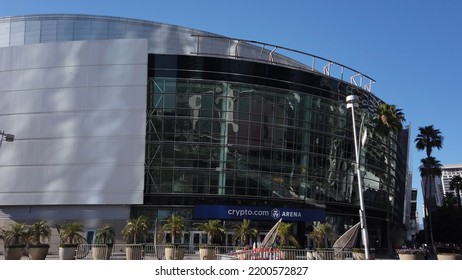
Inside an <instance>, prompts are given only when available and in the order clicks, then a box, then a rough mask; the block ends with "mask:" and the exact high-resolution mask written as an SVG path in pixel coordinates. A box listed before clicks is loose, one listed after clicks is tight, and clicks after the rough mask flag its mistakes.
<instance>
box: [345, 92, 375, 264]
mask: <svg viewBox="0 0 462 280" xmlns="http://www.w3.org/2000/svg"><path fill="white" fill-rule="evenodd" d="M346 102H347V108H351V118H352V120H353V138H354V144H355V156H356V174H357V176H358V193H359V207H360V209H359V220H360V222H361V237H362V239H363V244H364V252H365V257H366V260H370V256H369V236H368V233H367V222H366V209H365V207H364V197H363V187H362V180H361V172H360V170H361V169H360V168H359V146H358V137H357V136H356V122H355V107H358V106H359V104H358V103H359V98H358V96H357V95H348V96H347V97H346ZM360 133H361V131H360Z"/></svg>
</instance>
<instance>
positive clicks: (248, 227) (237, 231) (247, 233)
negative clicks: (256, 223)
mask: <svg viewBox="0 0 462 280" xmlns="http://www.w3.org/2000/svg"><path fill="white" fill-rule="evenodd" d="M257 233H258V231H257V229H256V228H254V227H252V222H251V221H250V220H247V219H244V220H243V221H242V223H241V224H239V225H237V226H235V227H234V240H238V239H239V241H240V245H241V246H243V245H248V242H249V239H248V238H249V237H255V236H257Z"/></svg>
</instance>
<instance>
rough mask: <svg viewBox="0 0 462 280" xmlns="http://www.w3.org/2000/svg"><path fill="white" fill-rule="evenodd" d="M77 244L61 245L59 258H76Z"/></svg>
mask: <svg viewBox="0 0 462 280" xmlns="http://www.w3.org/2000/svg"><path fill="white" fill-rule="evenodd" d="M76 250H77V245H75V246H70V247H67V246H66V247H59V259H60V260H75V251H76Z"/></svg>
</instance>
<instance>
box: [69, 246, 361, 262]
mask: <svg viewBox="0 0 462 280" xmlns="http://www.w3.org/2000/svg"><path fill="white" fill-rule="evenodd" d="M75 259H76V260H353V259H358V258H356V257H354V253H353V252H352V251H351V250H342V251H334V250H332V249H324V250H307V249H279V248H249V249H243V248H242V247H236V246H213V245H210V246H208V245H205V246H204V245H200V246H199V245H175V246H174V245H168V244H167V245H154V244H143V245H142V244H114V245H113V246H112V248H111V247H108V246H107V245H105V244H80V245H79V246H78V247H77V250H76V254H75Z"/></svg>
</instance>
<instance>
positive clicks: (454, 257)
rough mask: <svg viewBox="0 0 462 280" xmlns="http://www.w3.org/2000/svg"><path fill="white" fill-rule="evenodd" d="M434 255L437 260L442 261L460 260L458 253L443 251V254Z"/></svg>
mask: <svg viewBox="0 0 462 280" xmlns="http://www.w3.org/2000/svg"><path fill="white" fill-rule="evenodd" d="M436 257H437V258H438V260H443V261H446V260H448V261H449V260H462V255H460V254H450V253H446V254H445V253H443V254H438V255H437V256H436Z"/></svg>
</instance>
